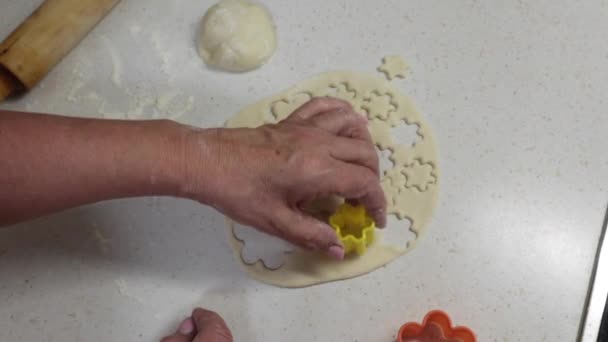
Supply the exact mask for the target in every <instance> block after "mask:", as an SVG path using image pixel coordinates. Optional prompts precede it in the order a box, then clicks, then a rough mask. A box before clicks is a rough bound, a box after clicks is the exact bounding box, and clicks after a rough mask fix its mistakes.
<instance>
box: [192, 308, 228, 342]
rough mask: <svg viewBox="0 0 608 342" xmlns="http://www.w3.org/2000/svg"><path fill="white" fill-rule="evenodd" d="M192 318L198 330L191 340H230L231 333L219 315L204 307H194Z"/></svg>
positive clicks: (205, 341) (207, 341) (203, 341)
mask: <svg viewBox="0 0 608 342" xmlns="http://www.w3.org/2000/svg"><path fill="white" fill-rule="evenodd" d="M192 319H193V320H194V323H195V325H196V328H197V330H198V335H196V338H195V339H194V341H193V342H232V341H233V339H232V333H231V332H230V329H228V326H227V325H226V322H225V321H224V319H223V318H222V317H220V315H218V314H217V313H215V312H213V311H209V310H205V309H201V308H198V309H195V310H194V311H193V312H192Z"/></svg>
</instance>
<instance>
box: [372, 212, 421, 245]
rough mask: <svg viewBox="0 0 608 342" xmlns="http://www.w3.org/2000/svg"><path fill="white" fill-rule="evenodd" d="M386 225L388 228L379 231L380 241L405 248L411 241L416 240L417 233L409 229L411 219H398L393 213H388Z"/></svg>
mask: <svg viewBox="0 0 608 342" xmlns="http://www.w3.org/2000/svg"><path fill="white" fill-rule="evenodd" d="M386 226H387V227H388V229H383V230H382V231H381V234H382V243H384V244H387V245H393V246H395V247H397V248H404V247H405V248H407V247H409V246H410V244H411V243H413V242H415V241H416V238H417V235H416V233H414V232H413V231H412V230H411V228H412V221H411V220H410V219H408V218H404V219H399V218H398V217H397V216H395V215H388V216H387V218H386Z"/></svg>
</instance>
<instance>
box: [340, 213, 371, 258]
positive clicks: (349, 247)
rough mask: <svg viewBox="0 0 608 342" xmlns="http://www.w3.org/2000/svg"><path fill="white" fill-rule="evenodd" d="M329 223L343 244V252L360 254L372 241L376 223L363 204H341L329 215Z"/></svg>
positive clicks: (363, 252)
mask: <svg viewBox="0 0 608 342" xmlns="http://www.w3.org/2000/svg"><path fill="white" fill-rule="evenodd" d="M329 225H330V226H331V227H332V228H333V229H334V230H335V231H336V234H337V235H338V238H339V239H340V241H341V242H342V244H343V245H344V254H349V253H351V252H356V253H357V254H358V255H360V256H361V255H363V254H365V251H366V250H367V247H368V246H369V245H371V244H372V243H373V242H374V239H375V231H376V223H375V222H374V220H373V219H372V218H371V216H369V215H368V214H367V211H366V210H365V208H364V207H363V206H356V207H355V206H352V205H350V204H348V203H344V204H342V205H341V206H340V207H338V210H337V211H336V213H335V214H333V215H332V216H330V217H329Z"/></svg>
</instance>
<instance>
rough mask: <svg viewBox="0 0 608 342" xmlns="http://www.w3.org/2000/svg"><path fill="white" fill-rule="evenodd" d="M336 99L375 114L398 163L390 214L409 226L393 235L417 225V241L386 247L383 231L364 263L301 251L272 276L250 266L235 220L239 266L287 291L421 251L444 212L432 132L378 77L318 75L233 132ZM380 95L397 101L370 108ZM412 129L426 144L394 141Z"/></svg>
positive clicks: (376, 133) (252, 109)
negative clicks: (398, 130) (435, 216)
mask: <svg viewBox="0 0 608 342" xmlns="http://www.w3.org/2000/svg"><path fill="white" fill-rule="evenodd" d="M336 94H339V95H340V96H339V97H340V98H342V99H345V100H347V101H349V102H351V104H353V106H354V107H355V108H357V106H367V107H368V110H369V113H373V115H370V122H369V129H370V132H371V135H372V139H373V140H374V142H375V143H376V145H377V146H378V148H380V149H382V150H387V149H388V150H390V151H391V156H390V159H391V161H392V162H393V165H392V167H391V168H390V169H389V170H387V171H386V172H385V174H384V176H383V179H382V181H381V185H382V187H383V189H384V191H385V195H386V196H387V200H388V213H389V214H394V215H396V216H397V217H398V219H399V220H401V221H398V222H399V224H390V225H389V226H388V227H387V228H386V229H407V228H405V227H408V224H409V221H411V225H410V226H409V230H410V231H411V232H413V233H414V234H415V236H416V238H415V240H413V241H410V242H407V241H399V242H397V243H398V244H396V245H395V244H394V243H395V241H383V239H382V231H378V233H379V235H380V237H379V239H378V240H379V241H378V242H377V243H374V244H373V245H371V246H370V248H369V249H368V251H367V253H366V254H365V255H363V256H362V257H357V256H356V255H354V256H348V257H347V258H346V259H345V260H343V261H335V260H331V259H329V258H328V257H326V256H325V255H322V254H317V253H311V252H306V251H303V250H294V251H292V252H291V253H287V254H285V260H284V262H283V264H282V266H281V267H280V268H278V269H276V270H271V269H268V268H267V267H265V266H264V263H263V262H262V261H261V260H258V261H257V262H255V263H249V262H248V263H245V262H244V261H243V255H242V250H243V248H244V245H245V243H244V242H243V241H242V240H241V239H239V238H237V237H236V236H235V232H234V222H232V221H230V220H229V225H230V227H231V231H232V234H230V242H231V246H232V247H233V249H234V252H235V255H236V256H237V260H239V261H240V262H241V264H242V265H243V267H244V268H245V270H246V271H247V273H248V274H249V275H250V276H252V277H253V278H256V279H258V280H260V281H262V282H265V283H268V284H273V285H277V286H281V287H304V286H310V285H314V284H319V283H324V282H330V281H336V280H342V279H348V278H352V277H356V276H359V275H363V274H366V273H369V272H371V271H373V270H375V269H377V268H379V267H381V266H384V265H386V264H388V263H389V262H391V261H393V260H394V259H396V258H397V257H399V256H400V255H402V254H404V253H406V252H407V251H408V250H410V249H411V248H413V247H414V246H415V243H416V242H417V240H418V239H419V238H420V237H421V236H422V235H423V233H424V231H425V227H426V226H427V223H428V221H429V219H430V218H431V214H432V212H433V209H434V208H435V206H436V203H437V198H438V193H439V178H440V174H439V168H438V156H437V149H436V146H435V141H434V139H433V136H432V134H431V130H430V127H429V126H428V125H427V123H426V122H425V121H424V120H423V118H422V116H421V115H420V114H419V113H418V111H416V109H415V108H414V106H413V105H412V102H411V101H410V100H409V99H408V98H407V97H406V96H405V95H403V94H402V93H401V92H400V91H399V89H397V88H396V87H395V86H394V85H392V84H391V83H390V82H388V81H386V80H385V79H383V78H381V77H378V76H377V75H374V74H369V73H363V72H352V71H336V72H329V73H325V74H321V75H318V76H314V77H312V78H310V79H308V80H305V81H302V82H300V83H298V84H297V85H295V86H294V87H292V88H290V89H288V90H286V91H283V92H281V93H279V94H276V95H273V96H271V97H269V98H267V99H264V100H262V101H260V102H258V103H256V104H253V105H251V106H249V107H246V108H245V109H243V110H242V111H241V112H239V113H238V114H237V115H236V116H234V117H233V118H231V119H229V120H228V121H227V123H226V126H227V127H252V128H253V127H258V126H261V125H263V124H265V123H269V122H273V120H274V122H277V121H279V120H280V119H282V118H284V117H285V116H286V115H288V114H289V112H290V110H292V109H295V107H297V105H299V104H302V103H304V102H306V100H308V99H309V98H311V97H316V96H335V95H336ZM374 96H376V97H383V96H387V97H388V98H389V101H388V102H386V101H376V102H374V101H369V99H370V98H374ZM366 100H368V101H366ZM387 103H388V105H387ZM269 118H270V119H269ZM406 123H407V124H415V125H417V126H418V127H419V129H418V134H419V136H420V140H419V141H417V142H416V143H415V144H414V145H413V146H405V145H401V144H399V143H398V142H397V141H396V139H395V138H394V137H393V136H392V135H391V129H392V128H393V127H396V126H398V125H401V124H406ZM406 221H407V222H406Z"/></svg>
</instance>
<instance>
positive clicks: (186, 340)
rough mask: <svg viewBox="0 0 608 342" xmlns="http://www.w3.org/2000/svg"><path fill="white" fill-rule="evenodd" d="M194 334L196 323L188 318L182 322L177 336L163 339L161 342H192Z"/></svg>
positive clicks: (176, 333)
mask: <svg viewBox="0 0 608 342" xmlns="http://www.w3.org/2000/svg"><path fill="white" fill-rule="evenodd" d="M194 333H195V327H194V321H193V320H192V318H191V317H188V318H186V319H185V320H183V321H182V323H181V324H180V325H179V327H178V328H177V331H176V332H175V334H173V335H171V336H167V337H165V338H163V339H162V340H161V341H160V342H192V339H193V338H194Z"/></svg>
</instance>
